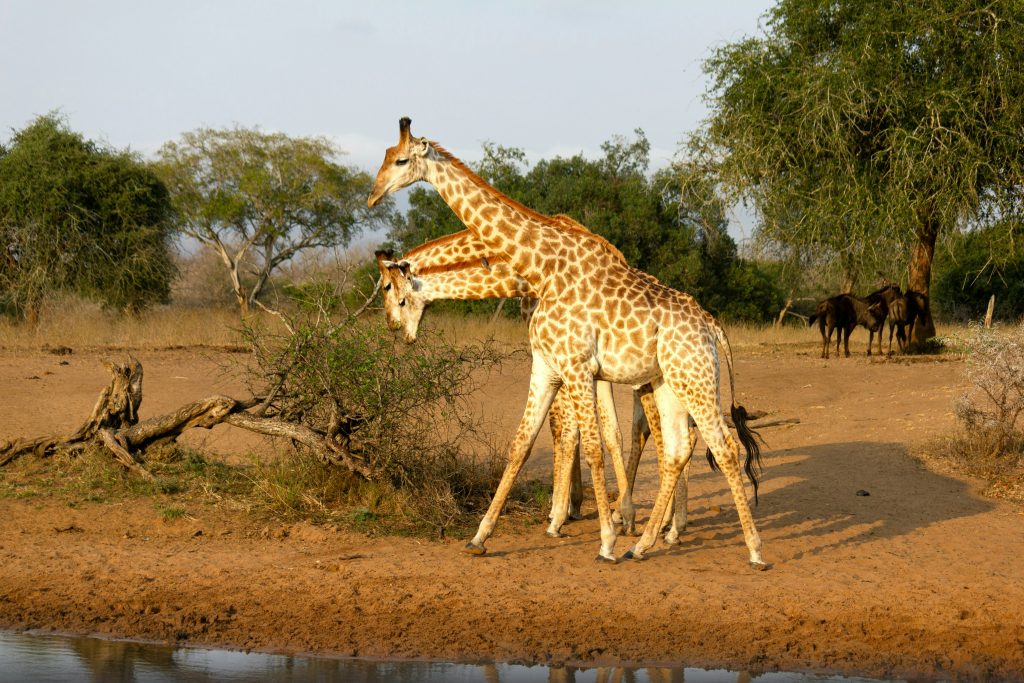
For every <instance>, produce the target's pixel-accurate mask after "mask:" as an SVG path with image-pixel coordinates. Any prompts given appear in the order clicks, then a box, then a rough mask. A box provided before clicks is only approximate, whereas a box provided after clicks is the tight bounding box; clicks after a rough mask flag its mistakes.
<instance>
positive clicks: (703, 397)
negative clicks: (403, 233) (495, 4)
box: [367, 118, 767, 569]
mask: <svg viewBox="0 0 1024 683" xmlns="http://www.w3.org/2000/svg"><path fill="white" fill-rule="evenodd" d="M410 125H411V121H410V120H409V119H408V118H403V119H402V120H401V121H400V122H399V141H398V144H397V145H395V146H394V147H390V148H388V150H387V152H386V153H385V156H384V161H383V163H382V165H381V168H380V170H379V171H378V173H377V178H376V181H375V183H374V188H373V191H372V192H371V194H370V196H369V197H368V198H367V205H368V206H370V207H373V206H374V205H376V204H377V203H378V202H379V201H380V200H381V198H382V197H384V196H385V195H386V194H388V193H391V192H394V191H396V190H399V189H401V188H403V187H406V186H408V185H411V184H412V183H414V182H417V181H420V180H426V181H427V182H429V183H430V184H431V185H433V186H434V187H435V189H437V191H438V193H439V194H440V195H441V197H442V198H443V199H444V200H445V202H446V203H447V204H448V205H449V207H451V209H452V210H453V211H454V212H455V213H456V215H457V216H458V217H459V219H460V220H461V221H462V222H463V223H464V224H465V225H466V227H467V228H468V229H469V230H471V231H472V232H473V234H475V235H476V236H477V237H478V238H480V240H481V242H483V243H484V244H485V245H487V246H488V247H489V248H491V249H493V250H494V251H495V252H496V253H501V254H503V255H504V256H505V257H506V258H507V259H508V261H509V263H510V265H511V266H512V267H513V268H514V270H515V271H516V272H517V273H519V274H520V275H521V276H522V277H523V278H524V279H526V280H527V281H528V282H529V283H530V285H531V286H532V287H534V288H535V289H536V290H537V292H538V293H539V294H540V299H541V302H540V304H539V306H538V308H537V310H536V312H535V313H534V315H533V318H532V320H531V323H530V343H531V348H532V351H533V359H534V363H533V369H532V372H531V378H530V394H529V397H528V399H527V404H526V409H525V411H524V414H523V418H522V420H521V421H520V425H519V428H518V429H517V431H516V436H515V438H514V439H513V442H512V446H511V448H510V452H509V459H508V465H507V466H506V468H505V472H504V473H503V474H502V478H501V482H500V483H499V485H498V489H497V491H496V492H495V494H494V498H493V499H492V500H491V504H490V506H489V507H488V510H487V513H486V514H485V516H484V518H483V519H482V520H481V522H480V527H479V529H478V530H477V533H476V535H475V536H474V537H473V539H472V540H471V541H470V542H469V543H468V544H467V545H466V551H467V552H469V553H471V554H483V553H484V552H486V549H485V546H484V544H485V542H486V540H487V538H488V537H489V536H490V534H491V533H492V532H493V530H494V526H495V524H496V522H497V519H498V516H499V515H500V512H501V508H502V507H503V505H504V503H505V500H506V499H507V497H508V493H509V491H510V490H511V488H512V484H513V483H514V481H515V478H516V476H517V475H518V473H519V471H520V469H521V468H522V465H523V463H524V462H525V459H526V457H527V455H528V454H529V451H530V448H531V446H532V445H533V441H534V439H535V438H536V435H537V433H538V432H539V430H540V427H541V424H542V421H543V417H544V415H545V414H546V413H547V410H548V408H549V407H550V405H551V402H552V400H553V399H554V396H555V393H556V392H557V391H558V389H559V388H560V387H561V386H562V385H564V386H565V388H566V390H567V391H568V393H569V396H570V397H571V399H572V404H573V408H574V411H575V414H576V419H577V422H578V424H579V429H580V440H581V444H582V450H583V453H584V455H585V457H586V460H587V464H588V465H589V466H590V468H591V472H592V475H593V476H592V480H593V485H594V496H595V499H596V501H597V507H598V518H599V520H600V524H601V548H600V551H599V555H598V559H599V560H604V561H609V562H615V553H614V546H615V540H616V535H615V529H614V526H613V524H612V519H611V513H610V509H609V506H608V500H607V493H606V490H605V483H604V463H603V459H602V457H601V443H600V437H599V435H598V425H597V416H596V412H595V410H596V407H595V397H594V386H595V379H605V380H608V381H612V382H617V383H622V384H632V385H634V386H640V385H643V384H645V383H648V382H650V383H651V384H652V387H653V397H654V402H655V404H656V405H657V408H658V414H659V418H660V421H661V426H662V437H663V445H664V449H665V451H664V456H663V458H662V463H663V464H662V467H661V470H662V477H661V482H660V486H659V490H658V496H657V499H656V500H655V503H654V508H653V510H652V512H651V517H650V519H649V520H648V524H647V526H646V528H645V529H644V532H643V534H642V536H641V537H640V539H639V540H638V541H637V542H636V544H635V545H634V546H633V548H632V549H631V550H630V551H629V552H627V553H626V557H632V558H636V559H640V558H642V557H643V555H644V553H645V552H646V551H647V550H648V549H649V548H650V547H651V546H652V545H653V544H654V542H655V540H656V537H657V533H658V531H659V526H660V522H661V520H662V518H663V516H664V514H665V510H666V508H667V507H668V503H669V499H670V498H671V497H672V493H673V489H674V488H675V485H676V481H677V480H678V478H679V475H680V473H681V472H682V469H683V466H684V465H685V464H686V462H687V461H688V460H689V456H690V453H689V450H688V449H687V447H686V446H687V444H688V441H689V434H688V432H689V428H688V420H687V416H688V415H692V416H693V419H694V421H695V423H696V425H697V428H698V429H699V430H700V432H701V434H702V435H703V437H704V441H705V442H706V443H707V444H708V447H709V448H710V449H711V451H712V452H713V453H714V457H715V460H716V462H717V464H718V465H719V467H720V468H721V470H722V472H723V473H724V474H725V476H726V479H727V480H728V482H729V487H730V489H731V491H732V495H733V499H734V501H735V504H736V509H737V512H738V513H739V519H740V524H741V526H742V527H743V535H744V540H745V542H746V545H747V550H748V553H749V560H750V564H751V565H752V566H753V567H754V568H756V569H765V568H767V564H766V563H765V562H764V560H763V559H762V556H761V538H760V536H759V535H758V533H757V528H756V526H755V524H754V519H753V515H752V514H751V512H750V505H749V503H748V502H747V497H746V492H745V491H744V489H743V482H742V480H741V479H740V474H739V471H740V465H739V447H738V445H737V443H736V441H735V440H734V439H733V437H732V435H731V434H730V433H729V430H728V427H727V425H726V423H725V417H724V415H723V414H722V407H721V404H720V395H719V366H718V352H717V347H716V344H715V335H714V332H713V330H712V329H711V328H710V326H709V325H708V324H707V321H706V318H705V315H704V312H703V310H702V309H701V308H700V306H699V305H698V304H697V302H696V301H694V300H693V298H692V297H690V296H687V295H685V294H682V293H680V292H676V291H674V290H672V289H669V288H667V287H663V286H660V285H657V284H655V283H652V282H650V281H649V280H647V279H645V278H642V277H640V276H639V275H638V274H637V273H636V272H635V271H633V270H632V269H631V268H630V267H629V266H628V265H627V264H626V263H625V262H624V261H623V259H622V258H621V254H619V253H618V251H617V250H616V249H615V248H614V247H613V246H611V245H610V244H609V243H608V242H607V241H606V240H603V239H601V238H600V237H598V236H596V235H594V234H592V233H588V232H585V231H582V230H577V229H573V228H570V227H567V226H565V225H563V224H560V223H559V222H557V221H554V220H552V219H550V218H548V217H546V216H543V215H541V214H539V213H537V212H535V211H533V210H531V209H529V208H527V207H526V206H524V205H522V204H520V203H519V202H516V201H515V200H513V199H511V198H509V197H507V196H505V195H503V194H502V193H501V192H499V191H498V190H496V189H494V188H493V187H491V186H490V185H488V184H487V183H486V182H485V181H484V180H483V179H481V178H480V177H479V176H477V175H476V174H475V173H473V172H472V171H471V170H470V169H469V168H468V167H467V166H466V165H465V164H463V163H462V162H461V161H459V160H458V159H456V158H455V157H454V156H452V155H451V154H450V153H448V152H447V151H446V150H445V149H444V148H443V147H441V146H440V145H438V144H436V143H433V142H431V141H429V140H427V139H425V138H416V137H413V135H412V133H411V131H410ZM732 413H733V420H734V422H735V423H736V426H737V432H738V434H739V437H740V440H741V441H742V442H743V445H744V446H745V447H746V449H747V472H748V475H751V476H752V477H753V470H752V461H753V460H756V457H757V455H758V447H757V443H756V441H755V440H754V437H753V435H752V433H751V432H750V431H749V428H748V427H747V426H746V413H745V411H744V410H743V409H742V408H741V407H740V406H739V405H737V404H736V402H735V397H734V398H733V409H732ZM754 479H755V481H756V477H754ZM754 493H755V496H756V494H757V490H756V484H755V491H754Z"/></svg>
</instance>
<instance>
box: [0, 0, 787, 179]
mask: <svg viewBox="0 0 1024 683" xmlns="http://www.w3.org/2000/svg"><path fill="white" fill-rule="evenodd" d="M770 5H771V3H770V2H768V0H717V1H707V0H693V1H683V0H678V1H675V2H671V1H668V0H664V1H655V0H636V1H630V2H610V1H606V0H547V1H544V0H517V1H516V2H511V1H507V2H496V1H484V0H478V1H475V2H471V1H469V0H430V1H429V2H428V1H422V2H412V1H398V0H373V1H370V0H366V1H364V2H358V3H356V2H347V1H339V2H328V1H326V0H323V1H317V0H297V1H289V2H247V1H243V0H237V1H215V0H173V1H170V0H168V1H127V0H124V1H115V0H91V1H87V2H78V1H72V0H63V1H58V0H52V1H47V0H3V2H2V3H0V139H4V140H5V139H7V138H8V137H9V134H10V130H11V129H12V128H21V127H23V126H24V125H25V124H27V123H28V122H29V121H30V120H31V119H32V118H33V117H34V116H36V115H38V114H43V113H46V112H48V111H51V110H54V109H59V110H60V111H62V112H63V113H64V114H65V115H66V116H67V118H68V120H69V122H70V125H71V127H72V128H73V129H75V130H77V131H80V132H82V133H84V134H85V135H86V136H87V137H89V138H93V139H100V140H105V141H107V142H109V143H110V144H112V145H114V146H116V147H131V148H132V149H135V150H137V151H139V152H142V153H143V154H146V155H151V154H152V153H153V152H155V150H156V149H157V148H159V147H160V145H161V144H163V143H164V142H165V141H167V140H171V139H175V138H177V137H178V136H180V134H181V133H182V132H184V131H187V130H192V129H194V128H198V127H201V126H211V127H226V126H231V125H233V124H236V123H237V124H241V125H243V126H260V127H261V128H263V129H265V130H276V131H283V132H285V133H288V134H291V135H326V136H328V137H330V138H332V139H333V140H335V141H336V142H337V143H338V145H339V146H340V147H342V148H343V149H345V150H346V151H347V152H348V156H347V158H346V160H345V161H346V162H347V163H352V164H355V165H358V166H360V167H362V168H365V169H367V170H369V171H376V168H377V166H378V165H379V163H380V159H381V158H382V157H383V151H384V148H385V147H387V146H388V145H392V144H394V141H395V140H396V138H397V128H398V119H399V117H401V116H405V115H408V116H411V117H412V119H413V132H414V133H415V134H417V135H426V136H428V137H430V138H432V139H435V140H437V141H439V142H441V143H442V144H444V145H445V146H446V147H448V148H449V149H451V150H452V151H453V152H454V153H456V154H458V155H459V156H462V157H464V158H465V159H466V160H467V161H473V160H476V159H478V158H479V156H480V146H481V143H482V142H484V141H487V140H491V141H493V142H496V143H498V144H502V145H505V146H509V147H520V148H523V149H525V150H527V152H528V154H529V156H530V158H531V159H533V160H536V159H538V158H543V157H548V156H552V155H554V154H562V155H570V154H575V153H577V152H581V151H582V152H584V153H585V154H587V155H589V156H596V155H597V154H599V151H600V144H601V143H602V142H603V141H605V140H607V139H609V138H610V137H611V136H612V135H616V134H622V135H631V134H632V131H633V129H635V128H638V127H639V128H643V129H644V131H645V132H646V134H647V136H648V139H649V140H650V142H651V146H652V161H653V163H654V165H655V166H661V165H663V164H664V163H666V162H667V161H668V159H669V158H670V157H671V156H672V154H673V153H674V152H675V150H676V148H677V145H678V143H679V142H680V140H682V139H683V137H684V135H685V134H686V133H687V132H688V131H690V130H692V129H693V128H695V127H696V126H697V125H698V123H699V121H700V120H701V119H702V118H703V117H704V116H705V114H706V109H705V107H704V103H703V101H702V95H703V93H704V91H705V88H706V79H705V76H704V73H703V71H702V69H701V62H702V60H703V59H704V58H705V57H706V56H707V55H708V54H709V51H710V50H711V49H712V48H714V47H716V46H720V45H722V44H723V43H725V42H730V41H734V40H738V39H740V38H742V37H743V36H747V35H751V34H754V33H756V32H757V30H758V25H759V19H760V17H761V15H763V13H764V12H765V11H766V10H767V9H768V7H769V6H770Z"/></svg>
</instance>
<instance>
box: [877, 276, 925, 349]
mask: <svg viewBox="0 0 1024 683" xmlns="http://www.w3.org/2000/svg"><path fill="white" fill-rule="evenodd" d="M867 298H868V300H869V301H873V302H874V301H885V303H886V307H887V310H888V320H889V353H890V354H891V353H892V335H893V330H895V331H896V343H897V346H898V348H899V350H900V352H901V353H903V352H905V351H906V350H907V347H908V345H909V339H910V335H911V334H912V333H913V330H914V323H915V322H917V320H918V318H921V317H923V316H924V311H925V309H926V308H927V306H928V304H927V297H925V295H924V294H921V293H920V292H915V291H913V290H909V291H907V292H902V291H900V288H899V286H898V285H893V284H889V285H886V286H885V287H882V288H881V289H879V290H877V291H874V292H871V294H868V296H867ZM878 352H879V353H881V352H882V347H881V338H879V347H878Z"/></svg>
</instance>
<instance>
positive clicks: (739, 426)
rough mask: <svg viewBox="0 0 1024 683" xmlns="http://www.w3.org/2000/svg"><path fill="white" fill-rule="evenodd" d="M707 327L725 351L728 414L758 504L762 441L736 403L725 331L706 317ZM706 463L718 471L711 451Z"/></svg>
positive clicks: (729, 349)
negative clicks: (728, 394) (728, 396)
mask: <svg viewBox="0 0 1024 683" xmlns="http://www.w3.org/2000/svg"><path fill="white" fill-rule="evenodd" d="M708 318H709V321H708V325H709V326H710V327H711V329H712V330H714V332H715V336H716V337H718V343H719V344H721V345H722V348H723V349H724V350H725V364H726V366H727V367H728V369H729V391H730V394H731V395H732V409H731V411H730V414H731V416H732V423H733V426H735V427H736V435H737V436H738V437H739V440H740V443H741V444H742V445H743V449H744V450H745V451H746V452H747V459H746V461H745V462H744V463H743V471H744V472H746V473H747V479H749V480H750V483H751V484H752V485H753V486H754V504H755V505H757V504H758V502H759V501H758V498H757V488H758V484H760V479H759V473H760V472H761V471H762V470H763V464H762V462H761V446H760V444H758V443H757V442H758V440H760V441H761V443H764V442H765V441H764V439H763V438H762V437H761V435H760V434H758V433H757V431H756V430H754V429H752V428H751V427H750V425H749V424H747V423H748V422H749V420H750V416H749V414H748V413H747V409H746V408H744V407H743V406H741V405H740V404H738V403H737V402H736V385H735V382H734V379H733V366H732V346H730V345H729V338H728V337H727V336H726V334H725V330H724V329H723V328H722V326H721V325H720V324H718V321H717V320H715V319H714V318H712V317H711V316H710V315H709V316H708ZM707 459H708V463H709V464H710V465H711V469H712V470H718V469H719V467H718V462H717V461H715V456H714V453H712V452H711V449H710V448H709V449H708V452H707Z"/></svg>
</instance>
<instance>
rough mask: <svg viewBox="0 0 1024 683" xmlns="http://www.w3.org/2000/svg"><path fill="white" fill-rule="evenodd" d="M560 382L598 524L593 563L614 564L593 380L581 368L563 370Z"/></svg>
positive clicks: (584, 369)
mask: <svg viewBox="0 0 1024 683" xmlns="http://www.w3.org/2000/svg"><path fill="white" fill-rule="evenodd" d="M562 379H563V380H564V381H565V388H566V391H568V392H569V393H570V395H571V396H572V403H573V407H574V408H575V409H576V421H577V422H578V423H579V430H580V450H581V451H582V452H583V457H584V458H586V461H587V465H588V466H589V467H590V478H591V480H592V481H593V485H594V499H595V502H596V503H597V518H598V520H599V521H600V523H601V550H600V552H599V553H598V556H597V559H598V561H602V562H615V525H614V524H613V523H612V513H611V506H609V505H608V491H607V488H606V486H605V481H604V453H603V452H602V450H601V436H600V433H599V431H598V425H597V406H596V398H595V386H594V385H595V382H594V377H593V375H592V374H591V373H590V370H589V369H588V368H587V367H586V366H585V365H582V364H581V365H578V366H572V367H570V368H567V369H566V370H565V371H564V372H563V373H562Z"/></svg>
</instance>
